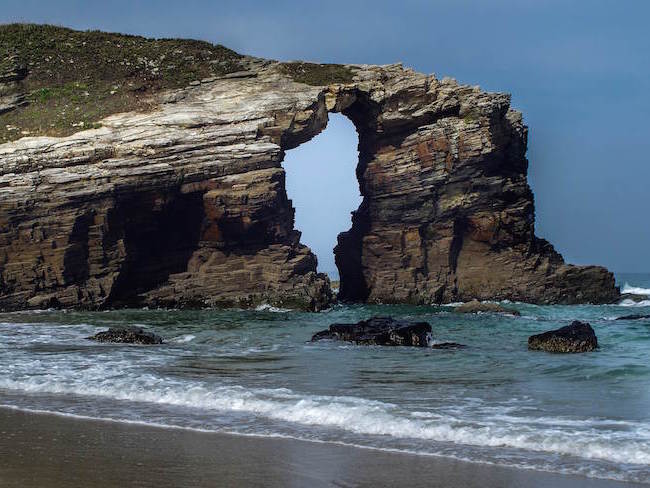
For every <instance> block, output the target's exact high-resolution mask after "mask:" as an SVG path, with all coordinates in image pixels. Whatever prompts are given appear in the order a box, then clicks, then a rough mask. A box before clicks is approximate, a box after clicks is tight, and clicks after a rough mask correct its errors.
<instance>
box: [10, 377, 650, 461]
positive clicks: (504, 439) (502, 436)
mask: <svg viewBox="0 0 650 488" xmlns="http://www.w3.org/2000/svg"><path fill="white" fill-rule="evenodd" d="M96 373H98V371H95V374H92V376H96ZM105 374H106V373H105V372H104V375H105ZM0 388H6V389H10V390H21V391H25V392H32V393H55V394H65V395H68V394H74V395H80V396H96V397H108V398H111V399H115V400H126V401H132V402H148V403H156V404H164V405H173V406H182V407H188V408H192V409H197V408H199V409H205V410H214V411H219V412H237V413H247V414H251V415H254V416H262V417H266V418H269V419H274V420H281V421H285V422H292V423H297V424H301V425H305V426H320V427H330V428H337V429H342V430H345V431H348V432H353V433H356V434H362V435H372V436H390V437H393V438H400V439H404V438H411V439H420V440H430V441H435V442H449V443H456V444H464V445H471V446H480V447H501V448H503V447H509V448H517V449H526V450H531V451H541V452H547V453H553V454H563V455H571V456H576V457H581V458H586V459H599V460H606V461H610V462H614V463H633V464H643V465H650V424H647V423H633V422H632V423H629V424H628V425H626V428H625V429H621V428H620V426H619V425H615V422H613V421H609V420H604V421H603V420H598V421H578V422H575V421H571V420H567V419H544V418H534V417H533V418H526V417H508V416H507V415H503V414H498V415H485V416H482V418H480V419H476V418H474V419H472V418H462V416H460V417H456V416H451V415H448V414H441V415H439V416H436V417H435V418H434V419H431V420H427V419H425V418H422V417H420V418H418V417H413V416H412V415H411V414H410V413H409V412H406V411H402V410H400V409H399V408H398V407H396V406H395V405H392V404H388V403H383V402H379V401H371V400H366V399H362V398H356V397H345V396H316V395H300V394H297V393H295V392H293V391H292V390H289V389H286V388H280V389H247V388H244V387H241V386H220V387H207V386H206V385H203V384H201V383H199V382H192V383H189V384H188V383H187V382H185V383H183V384H181V383H177V384H170V381H169V380H162V379H160V378H157V377H155V376H153V375H141V376H139V377H138V378H125V379H117V378H111V379H110V380H103V381H99V382H98V378H96V377H94V378H83V377H78V378H77V379H72V378H71V379H69V380H68V381H61V380H60V379H57V378H56V377H49V378H48V377H32V378H27V379H24V380H12V379H6V378H3V379H0ZM585 422H587V424H586V428H585ZM603 423H605V424H607V425H609V424H610V423H611V424H612V426H614V428H611V429H606V428H603Z"/></svg>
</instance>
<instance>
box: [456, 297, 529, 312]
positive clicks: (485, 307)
mask: <svg viewBox="0 0 650 488" xmlns="http://www.w3.org/2000/svg"><path fill="white" fill-rule="evenodd" d="M454 312H457V313H501V314H506V315H514V316H519V315H521V314H520V313H519V311H518V310H516V309H514V308H509V307H504V306H503V305H501V304H499V303H493V302H479V301H478V300H472V301H471V302H467V303H463V304H462V305H459V306H457V307H456V308H455V309H454Z"/></svg>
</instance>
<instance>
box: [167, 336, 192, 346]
mask: <svg viewBox="0 0 650 488" xmlns="http://www.w3.org/2000/svg"><path fill="white" fill-rule="evenodd" d="M194 339H196V336H195V335H193V334H185V335H182V336H178V337H174V338H173V339H171V340H170V342H175V343H177V344H184V343H186V342H191V341H193V340H194Z"/></svg>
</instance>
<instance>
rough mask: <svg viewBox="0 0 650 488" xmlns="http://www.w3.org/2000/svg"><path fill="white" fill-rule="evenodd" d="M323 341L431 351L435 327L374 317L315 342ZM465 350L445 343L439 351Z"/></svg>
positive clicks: (318, 336) (316, 338)
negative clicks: (432, 333) (432, 330)
mask: <svg viewBox="0 0 650 488" xmlns="http://www.w3.org/2000/svg"><path fill="white" fill-rule="evenodd" d="M323 339H329V340H335V341H346V342H354V343H355V344H362V345H366V346H412V347H429V344H430V343H431V325H429V324H428V323H427V322H409V321H407V320H395V319H393V318H391V317H372V318H370V319H368V320H362V321H361V322H357V323H356V324H332V325H330V326H329V328H328V329H327V330H322V331H320V332H317V333H316V334H314V336H313V337H312V338H311V340H312V342H315V341H320V340H323ZM459 347H462V346H461V345H460V344H456V343H451V342H445V343H441V344H438V345H437V348H438V349H452V348H459Z"/></svg>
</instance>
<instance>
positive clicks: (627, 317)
mask: <svg viewBox="0 0 650 488" xmlns="http://www.w3.org/2000/svg"><path fill="white" fill-rule="evenodd" d="M644 319H645V320H650V315H638V314H634V315H624V316H623V317H618V318H617V319H616V320H644Z"/></svg>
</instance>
